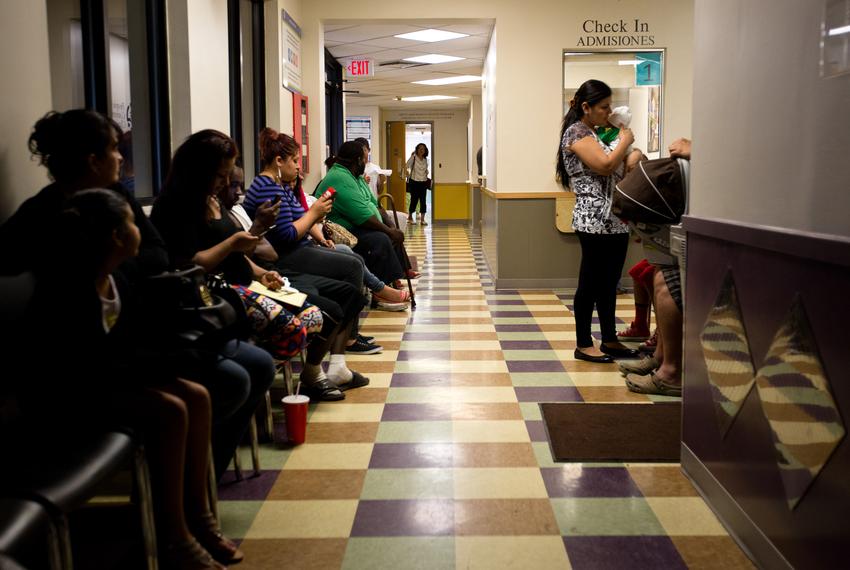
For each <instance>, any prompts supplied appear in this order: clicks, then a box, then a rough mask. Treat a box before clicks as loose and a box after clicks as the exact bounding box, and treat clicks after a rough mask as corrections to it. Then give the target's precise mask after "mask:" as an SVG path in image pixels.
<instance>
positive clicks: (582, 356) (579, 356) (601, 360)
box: [573, 349, 614, 364]
mask: <svg viewBox="0 0 850 570" xmlns="http://www.w3.org/2000/svg"><path fill="white" fill-rule="evenodd" d="M573 356H575V358H576V360H586V361H588V362H595V363H596V364H608V363H610V362H614V359H613V358H611V357H610V356H608V355H607V354H603V355H602V356H592V355H590V354H586V353H584V352H582V351H580V350H579V349H576V350H575V352H574V353H573Z"/></svg>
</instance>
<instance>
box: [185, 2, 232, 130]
mask: <svg viewBox="0 0 850 570" xmlns="http://www.w3.org/2000/svg"><path fill="white" fill-rule="evenodd" d="M187 2H188V8H189V11H188V16H189V57H190V58H191V63H190V67H189V71H190V80H191V82H192V86H191V94H192V103H191V104H192V132H196V131H199V130H201V129H217V130H219V131H221V132H223V133H228V134H229V133H230V90H229V63H228V54H227V0H187Z"/></svg>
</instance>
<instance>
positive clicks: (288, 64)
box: [280, 10, 301, 93]
mask: <svg viewBox="0 0 850 570" xmlns="http://www.w3.org/2000/svg"><path fill="white" fill-rule="evenodd" d="M280 12H281V22H280V26H281V29H280V35H281V38H283V57H282V58H281V70H280V77H281V83H282V84H283V88H284V89H288V90H290V91H292V92H294V93H301V27H300V26H299V25H298V24H296V23H295V20H293V19H292V16H290V15H289V14H288V13H287V12H286V10H281V11H280Z"/></svg>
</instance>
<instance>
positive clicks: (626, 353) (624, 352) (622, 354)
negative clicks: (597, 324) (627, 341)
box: [599, 343, 640, 358]
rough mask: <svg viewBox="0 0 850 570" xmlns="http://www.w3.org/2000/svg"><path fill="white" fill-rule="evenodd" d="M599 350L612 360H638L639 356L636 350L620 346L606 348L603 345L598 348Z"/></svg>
mask: <svg viewBox="0 0 850 570" xmlns="http://www.w3.org/2000/svg"><path fill="white" fill-rule="evenodd" d="M617 344H619V343H617ZM599 350H601V351H602V352H604V353H605V354H607V355H610V356H613V357H614V358H638V357H639V356H640V353H639V352H638V351H637V350H635V349H633V348H628V347H625V346H623V345H622V344H620V346H607V345H606V344H605V343H603V344H601V345H600V346H599Z"/></svg>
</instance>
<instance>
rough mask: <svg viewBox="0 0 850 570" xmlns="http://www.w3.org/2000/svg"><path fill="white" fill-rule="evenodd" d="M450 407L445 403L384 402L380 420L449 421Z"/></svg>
mask: <svg viewBox="0 0 850 570" xmlns="http://www.w3.org/2000/svg"><path fill="white" fill-rule="evenodd" d="M451 419H452V407H451V406H447V405H445V404H384V413H383V415H382V416H381V421H382V422H439V421H451Z"/></svg>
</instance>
